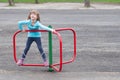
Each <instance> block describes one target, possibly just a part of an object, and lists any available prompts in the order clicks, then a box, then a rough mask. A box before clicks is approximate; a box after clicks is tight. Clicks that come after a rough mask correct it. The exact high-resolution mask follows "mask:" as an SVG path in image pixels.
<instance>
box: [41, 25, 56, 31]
mask: <svg viewBox="0 0 120 80" xmlns="http://www.w3.org/2000/svg"><path fill="white" fill-rule="evenodd" d="M39 26H40V28H42V29H44V30H47V31H51V32H53V31H54V29H51V28H49V27H47V26H44V25H42V24H41V23H39Z"/></svg>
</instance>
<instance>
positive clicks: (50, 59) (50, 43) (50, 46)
mask: <svg viewBox="0 0 120 80" xmlns="http://www.w3.org/2000/svg"><path fill="white" fill-rule="evenodd" d="M48 27H49V28H52V26H51V25H49V26H48ZM48 39H49V65H52V63H53V60H52V32H48ZM49 71H50V72H52V71H53V69H52V68H51V66H49Z"/></svg>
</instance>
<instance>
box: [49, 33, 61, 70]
mask: <svg viewBox="0 0 120 80" xmlns="http://www.w3.org/2000/svg"><path fill="white" fill-rule="evenodd" d="M56 35H57V37H58V39H59V45H60V47H59V48H60V51H59V56H60V62H59V68H57V67H55V66H53V65H54V64H53V65H50V66H51V67H52V68H53V69H54V70H56V71H57V72H60V71H61V70H62V37H61V35H60V34H59V33H57V34H56Z"/></svg>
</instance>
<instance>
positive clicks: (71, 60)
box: [13, 26, 76, 72]
mask: <svg viewBox="0 0 120 80" xmlns="http://www.w3.org/2000/svg"><path fill="white" fill-rule="evenodd" d="M49 27H51V26H49ZM66 30H69V31H72V33H73V35H74V36H73V41H74V42H73V47H74V53H73V57H72V58H71V59H70V60H69V61H64V62H63V57H62V54H63V51H62V37H61V35H60V33H58V32H59V31H66ZM56 31H57V33H56V35H57V37H58V39H59V50H60V51H59V60H60V61H59V63H54V64H53V62H52V33H51V32H48V31H46V30H25V32H48V34H49V71H53V70H55V71H57V72H60V71H61V70H62V65H63V64H68V63H71V62H73V61H74V60H75V58H76V32H75V31H74V30H73V29H72V28H58V29H56ZM19 33H21V31H20V30H19V31H17V32H15V33H14V35H13V57H14V61H15V62H16V63H17V61H18V59H17V55H16V36H17V35H18V34H19ZM22 66H43V67H44V64H23V65H22ZM56 66H59V68H58V67H56Z"/></svg>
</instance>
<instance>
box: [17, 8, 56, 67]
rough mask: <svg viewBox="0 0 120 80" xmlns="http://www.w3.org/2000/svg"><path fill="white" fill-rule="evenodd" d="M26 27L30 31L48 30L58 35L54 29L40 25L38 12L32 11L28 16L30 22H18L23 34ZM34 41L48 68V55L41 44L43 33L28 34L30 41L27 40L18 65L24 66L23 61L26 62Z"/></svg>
mask: <svg viewBox="0 0 120 80" xmlns="http://www.w3.org/2000/svg"><path fill="white" fill-rule="evenodd" d="M24 25H27V27H28V29H29V30H39V29H44V30H48V31H51V32H53V33H56V31H55V30H54V29H51V28H48V27H46V26H44V25H42V24H41V23H40V16H39V12H38V11H37V10H31V11H30V13H29V15H28V20H25V21H19V22H18V27H19V29H20V30H22V31H23V32H24V29H23V26H24ZM33 41H35V42H36V44H37V47H38V49H39V51H40V53H41V56H42V59H43V61H44V66H48V62H47V59H46V55H45V53H44V51H43V48H42V44H41V32H28V39H27V43H26V47H25V49H24V52H23V54H22V57H21V59H19V60H18V62H17V65H19V66H20V65H22V64H23V61H24V59H25V57H26V55H27V52H28V50H29V48H30V46H31V44H32V42H33Z"/></svg>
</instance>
